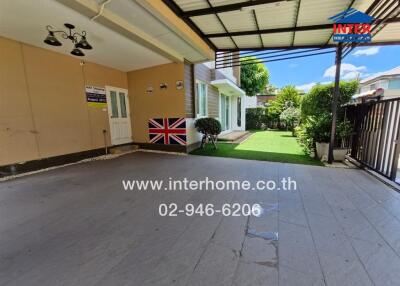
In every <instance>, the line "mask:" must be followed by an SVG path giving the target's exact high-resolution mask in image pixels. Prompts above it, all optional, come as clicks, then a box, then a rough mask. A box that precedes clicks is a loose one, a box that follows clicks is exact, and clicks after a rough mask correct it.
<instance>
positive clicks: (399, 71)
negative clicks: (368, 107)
mask: <svg viewBox="0 0 400 286" xmlns="http://www.w3.org/2000/svg"><path fill="white" fill-rule="evenodd" d="M377 97H379V98H381V99H388V98H394V97H400V66H398V67H396V68H394V69H391V70H388V71H385V72H381V73H378V74H375V75H373V76H371V77H368V78H366V79H363V80H361V81H360V88H359V92H358V93H357V94H355V95H354V96H353V97H352V98H353V101H355V102H362V101H365V100H368V99H370V98H377Z"/></svg>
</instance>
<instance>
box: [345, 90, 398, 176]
mask: <svg viewBox="0 0 400 286" xmlns="http://www.w3.org/2000/svg"><path fill="white" fill-rule="evenodd" d="M344 108H345V114H346V118H347V119H349V120H350V121H351V122H353V124H354V133H353V135H352V137H351V140H350V142H349V145H350V146H349V147H350V148H351V157H352V158H353V159H355V160H357V161H358V162H360V163H361V164H363V165H365V166H367V167H369V168H371V169H373V170H374V171H376V172H378V173H379V174H381V175H383V176H385V177H387V178H389V179H391V180H395V179H396V173H397V165H398V162H399V153H400V146H399V145H400V144H399V143H400V141H399V139H400V132H399V128H400V125H399V119H400V98H395V99H388V100H380V101H374V102H367V103H363V104H359V105H349V106H346V107H344Z"/></svg>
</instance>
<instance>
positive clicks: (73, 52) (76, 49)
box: [71, 45, 85, 57]
mask: <svg viewBox="0 0 400 286" xmlns="http://www.w3.org/2000/svg"><path fill="white" fill-rule="evenodd" d="M77 46H78V45H75V48H74V49H73V50H72V51H71V54H72V55H74V56H77V57H83V56H84V55H85V54H84V53H83V52H82V51H81V50H80V49H78V47H77Z"/></svg>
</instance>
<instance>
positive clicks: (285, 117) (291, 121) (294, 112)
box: [279, 107, 300, 132]
mask: <svg viewBox="0 0 400 286" xmlns="http://www.w3.org/2000/svg"><path fill="white" fill-rule="evenodd" d="M279 118H280V120H282V121H284V122H285V124H286V128H290V130H292V132H293V131H294V125H295V124H296V123H297V122H298V120H299V118H300V110H299V109H298V108H295V107H288V108H286V109H285V110H283V111H282V113H281V114H280V116H279Z"/></svg>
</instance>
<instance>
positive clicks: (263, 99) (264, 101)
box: [257, 95, 276, 106]
mask: <svg viewBox="0 0 400 286" xmlns="http://www.w3.org/2000/svg"><path fill="white" fill-rule="evenodd" d="M275 99H276V95H257V106H268V104H269V103H270V102H271V101H274V100H275Z"/></svg>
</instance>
